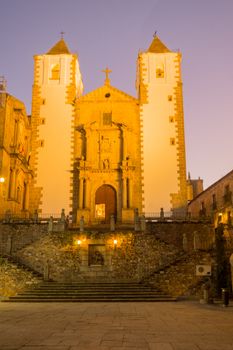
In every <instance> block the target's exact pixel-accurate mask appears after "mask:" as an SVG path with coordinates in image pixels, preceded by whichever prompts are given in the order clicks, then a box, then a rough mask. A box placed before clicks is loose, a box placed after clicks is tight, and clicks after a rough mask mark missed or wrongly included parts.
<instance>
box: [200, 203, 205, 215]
mask: <svg viewBox="0 0 233 350" xmlns="http://www.w3.org/2000/svg"><path fill="white" fill-rule="evenodd" d="M199 214H200V217H205V216H206V208H205V203H204V202H201V209H200V213H199Z"/></svg>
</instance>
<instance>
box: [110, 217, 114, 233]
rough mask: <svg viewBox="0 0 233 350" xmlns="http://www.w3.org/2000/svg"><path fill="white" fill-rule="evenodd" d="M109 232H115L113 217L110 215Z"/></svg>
mask: <svg viewBox="0 0 233 350" xmlns="http://www.w3.org/2000/svg"><path fill="white" fill-rule="evenodd" d="M110 231H111V232H114V231H115V217H114V215H111V218H110Z"/></svg>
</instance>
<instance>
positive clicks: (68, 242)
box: [17, 231, 179, 282]
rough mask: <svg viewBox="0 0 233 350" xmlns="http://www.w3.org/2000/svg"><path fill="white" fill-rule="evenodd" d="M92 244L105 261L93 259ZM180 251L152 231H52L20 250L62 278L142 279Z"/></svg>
mask: <svg viewBox="0 0 233 350" xmlns="http://www.w3.org/2000/svg"><path fill="white" fill-rule="evenodd" d="M114 240H115V244H114ZM116 241H117V243H116ZM77 242H78V243H77ZM92 248H94V249H96V250H99V251H100V252H101V255H102V262H98V261H97V262H96V263H95V262H94V263H90V249H92ZM177 254H179V250H178V249H177V248H175V247H174V246H172V245H168V244H166V243H163V242H160V241H158V239H157V238H156V237H155V236H154V235H152V234H143V233H134V232H129V231H128V232H114V233H111V232H108V233H97V232H86V233H84V234H82V235H81V234H79V233H78V232H70V231H69V232H64V233H52V234H49V235H47V236H46V237H43V238H41V239H40V240H39V241H37V242H34V243H33V244H31V245H29V246H27V247H25V248H23V249H21V250H20V251H18V252H17V256H18V258H19V259H20V261H21V262H22V263H24V264H26V265H28V266H30V267H31V268H32V269H33V270H36V271H38V272H40V273H44V272H45V271H46V273H47V274H48V276H47V277H48V278H50V279H52V280H55V281H61V282H75V281H96V280H98V281H100V280H107V281H122V280H124V281H129V280H130V281H132V280H137V281H139V280H141V278H142V277H143V276H145V275H148V274H151V272H152V271H154V270H155V269H157V268H158V267H159V266H162V265H164V264H168V263H169V262H172V261H173V260H174V259H175V257H176V256H177Z"/></svg>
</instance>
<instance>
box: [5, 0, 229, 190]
mask: <svg viewBox="0 0 233 350" xmlns="http://www.w3.org/2000/svg"><path fill="white" fill-rule="evenodd" d="M155 30H157V33H158V35H159V37H160V39H161V40H162V41H163V42H164V43H165V44H166V45H167V46H168V47H169V48H170V49H171V50H177V49H180V51H181V52H182V54H183V64H182V74H183V93H184V113H185V131H186V159H187V171H190V172H191V176H192V177H193V178H196V177H198V176H200V177H201V178H203V179H204V187H205V188H206V187H207V186H209V185H210V184H212V183H213V182H214V181H216V180H218V179H219V178H220V177H222V176H223V175H225V174H226V173H227V172H229V171H230V170H232V165H233V164H232V163H233V162H232V152H233V108H232V102H233V68H232V58H233V45H232V37H233V0H40V1H38V0H0V32H1V48H0V75H4V76H5V78H6V79H7V85H8V92H9V93H10V94H12V95H14V96H15V97H17V98H19V99H21V100H22V101H24V102H25V104H26V106H27V112H28V114H30V113H31V86H32V83H33V55H35V54H42V53H46V52H47V51H48V49H49V48H51V47H52V46H53V45H54V44H55V43H56V42H57V41H58V40H59V38H60V34H59V33H60V32H61V31H64V32H65V36H64V38H65V40H66V42H67V44H68V45H69V48H70V50H71V51H72V52H77V53H78V55H79V61H80V66H81V71H82V75H83V82H84V88H85V93H86V92H88V91H91V90H93V89H95V88H97V87H99V86H101V85H102V84H103V81H104V75H103V73H101V70H102V69H104V68H105V67H106V66H107V65H108V66H109V67H110V68H111V69H112V71H113V72H112V74H111V84H112V85H113V86H115V87H117V88H119V89H121V90H123V91H125V92H127V93H129V94H131V95H133V96H135V94H136V91H135V78H136V59H137V53H138V50H139V49H147V48H148V46H149V44H150V42H151V41H152V38H153V33H154V31H155Z"/></svg>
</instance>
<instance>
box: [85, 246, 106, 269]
mask: <svg viewBox="0 0 233 350" xmlns="http://www.w3.org/2000/svg"><path fill="white" fill-rule="evenodd" d="M101 248H102V249H103V248H104V247H103V246H96V245H93V246H89V265H104V256H103V252H101V250H102V249H101Z"/></svg>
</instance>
